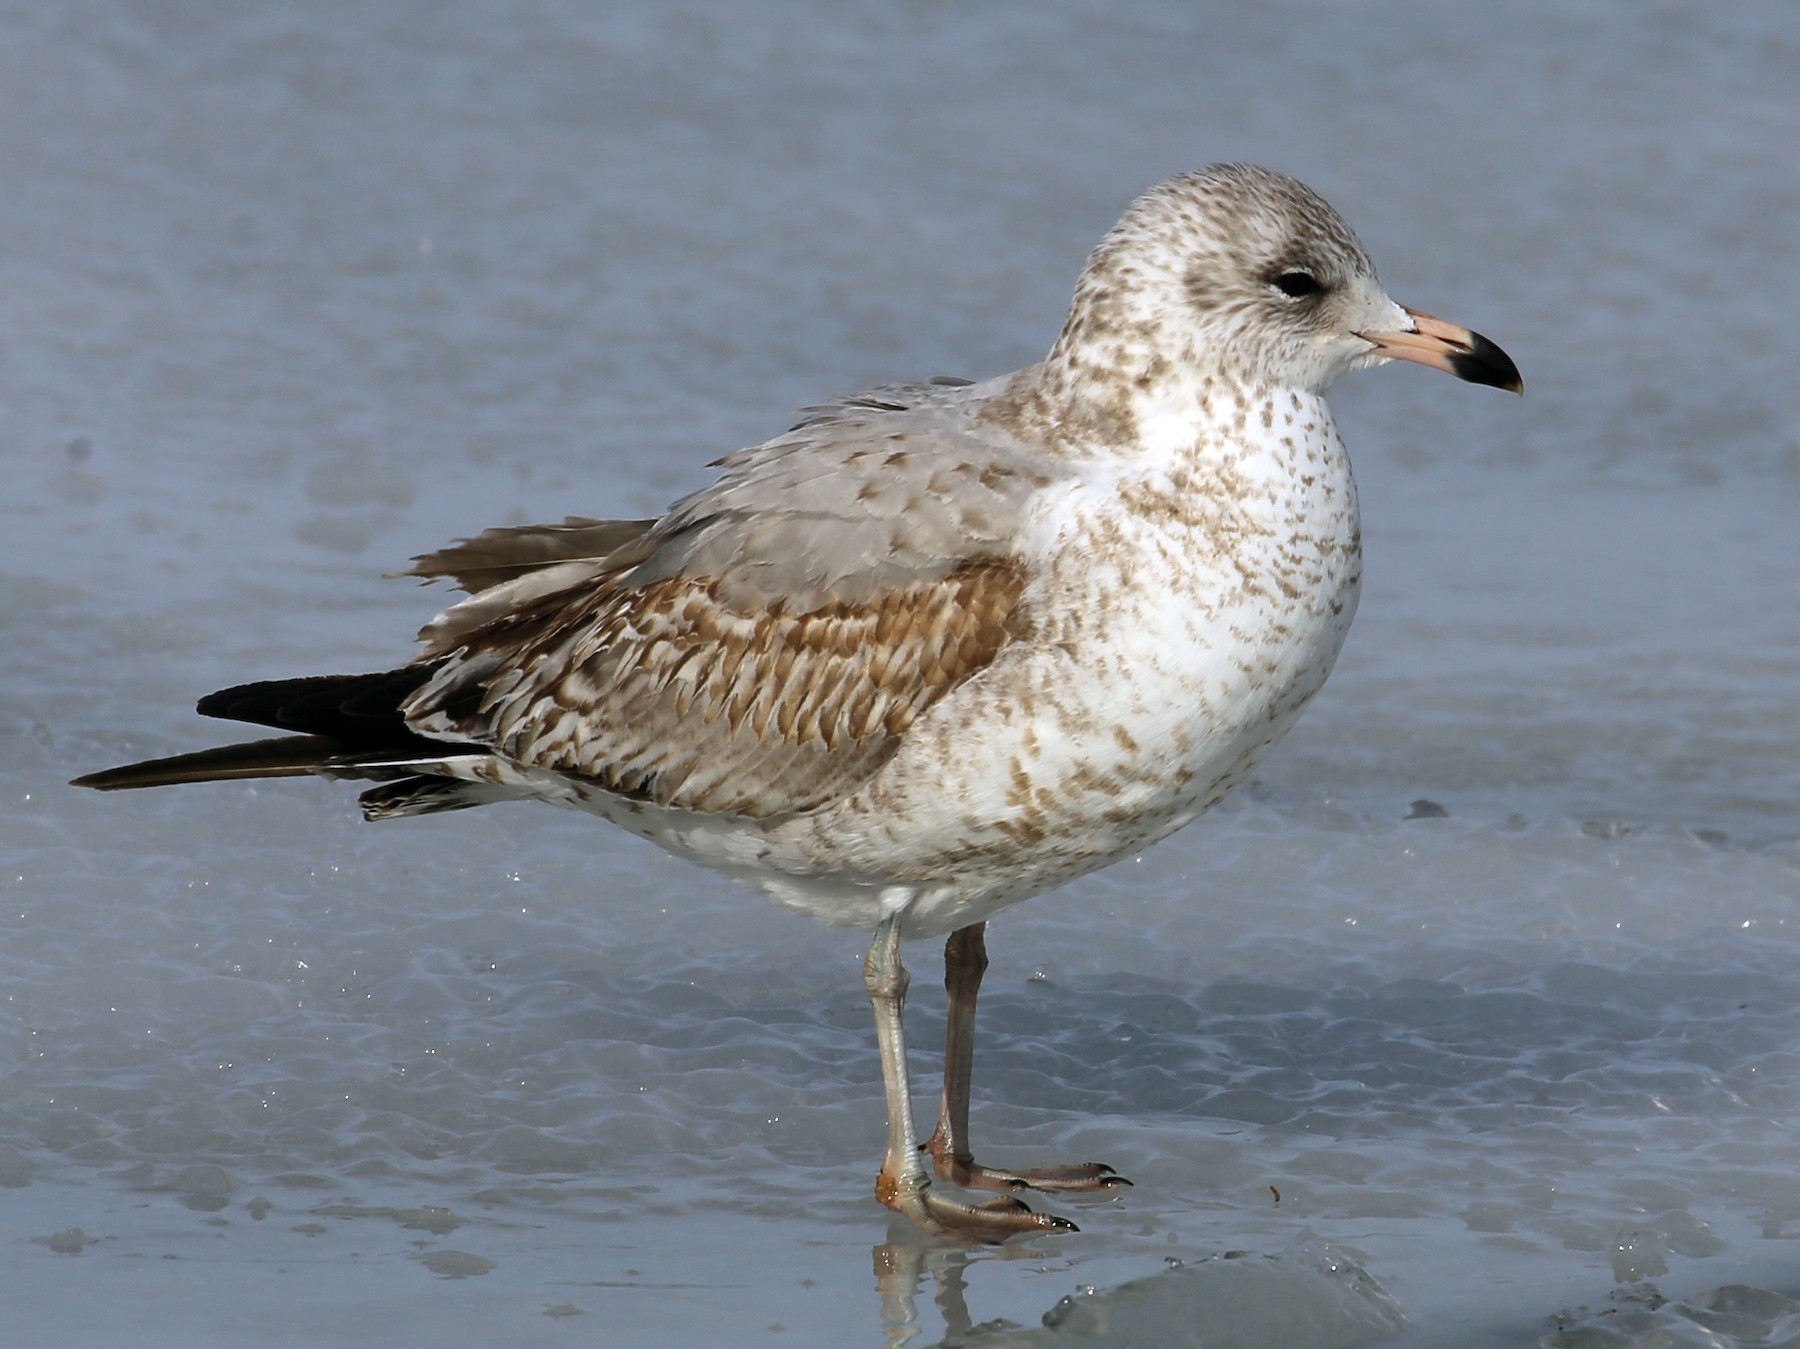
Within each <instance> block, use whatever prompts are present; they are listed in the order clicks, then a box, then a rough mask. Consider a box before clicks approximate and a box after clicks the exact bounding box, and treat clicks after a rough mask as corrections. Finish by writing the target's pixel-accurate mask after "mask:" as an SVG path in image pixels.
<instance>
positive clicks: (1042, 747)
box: [80, 164, 1519, 1241]
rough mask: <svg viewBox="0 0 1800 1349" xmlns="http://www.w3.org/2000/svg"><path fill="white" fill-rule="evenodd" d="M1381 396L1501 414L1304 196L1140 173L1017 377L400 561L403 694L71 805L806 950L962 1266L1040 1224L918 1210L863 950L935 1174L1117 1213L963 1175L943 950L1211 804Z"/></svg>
mask: <svg viewBox="0 0 1800 1349" xmlns="http://www.w3.org/2000/svg"><path fill="white" fill-rule="evenodd" d="M1393 359H1401V360H1410V361H1415V362H1418V363H1420V364H1424V365H1427V366H1430V367H1432V368H1435V369H1439V370H1444V371H1447V372H1449V373H1451V374H1454V375H1457V376H1458V377H1459V378H1462V379H1466V380H1471V381H1474V382H1477V383H1484V384H1492V385H1498V386H1500V387H1502V388H1513V389H1516V388H1518V387H1519V384H1518V372H1517V370H1516V369H1515V368H1514V367H1513V365H1512V362H1511V361H1510V360H1508V359H1507V358H1506V356H1505V354H1504V353H1502V352H1501V351H1500V350H1499V349H1498V348H1497V347H1495V346H1493V344H1492V343H1489V342H1487V341H1486V340H1485V339H1483V338H1481V337H1479V336H1477V335H1476V334H1473V333H1470V332H1469V331H1468V330H1467V329H1463V328H1457V327H1455V326H1453V325H1451V324H1447V323H1444V322H1442V321H1441V320H1438V319H1434V318H1431V317H1430V316H1429V315H1425V314H1420V313H1418V312H1416V311H1413V310H1408V309H1403V308H1402V307H1401V306H1399V305H1397V304H1395V303H1394V302H1393V301H1392V300H1390V299H1389V298H1388V297H1387V296H1386V294H1385V293H1383V291H1382V290H1381V287H1380V285H1379V284H1378V283H1377V281H1376V279H1375V274H1374V269H1373V267H1372V266H1371V265H1370V262H1369V259H1368V256H1367V254H1366V253H1364V251H1363V249H1362V246H1361V245H1360V244H1359V243H1358V242H1357V241H1356V238H1355V236H1354V235H1353V234H1352V233H1351V231H1350V229H1349V227H1348V226H1347V225H1345V224H1344V222H1343V221H1342V220H1341V219H1340V218H1339V217H1338V216H1337V214H1336V212H1334V211H1333V210H1332V209H1331V207H1330V206H1328V205H1327V204H1326V203H1325V202H1324V201H1323V200H1322V199H1321V198H1320V197H1319V196H1318V195H1317V194H1316V193H1314V192H1312V191H1311V190H1310V189H1308V188H1306V187H1305V186H1304V185H1302V184H1300V183H1297V182H1295V181H1294V180H1293V179H1291V178H1284V177H1282V176H1281V175H1279V174H1275V173H1271V172H1269V171H1268V170H1266V169H1258V168H1254V167H1252V166H1248V165H1235V164H1226V165H1217V166H1215V167H1213V168H1211V169H1207V170H1203V171H1201V172H1198V173H1191V174H1182V175H1180V176H1178V177H1176V178H1172V179H1170V180H1169V181H1168V182H1166V183H1163V184H1161V185H1159V186H1158V187H1156V188H1153V189H1152V190H1151V191H1150V192H1149V193H1147V194H1146V195H1145V196H1143V197H1142V198H1140V199H1139V200H1138V201H1137V202H1136V203H1134V204H1133V205H1132V207H1131V209H1130V210H1128V211H1127V212H1126V214H1125V216H1124V217H1123V218H1122V219H1121V220H1120V222H1119V223H1118V224H1117V225H1116V226H1115V227H1114V228H1113V229H1112V230H1111V231H1110V232H1109V233H1108V234H1107V236H1106V238H1105V239H1103V240H1102V241H1101V243H1100V245H1099V247H1098V248H1096V249H1095V251H1094V253H1093V255H1092V257H1090V258H1089V260H1088V264H1087V266H1086V268H1085V269H1084V270H1083V272H1082V275H1081V279H1080V282H1079V283H1078V285H1077V288H1076V292H1075V299H1074V302H1073V304H1072V305H1071V308H1070V312H1069V317H1068V320H1067V322H1066V323H1065V324H1064V327H1063V330H1062V333H1061V336H1060V337H1059V338H1058V340H1057V342H1056V344H1055V346H1054V347H1053V348H1052V350H1051V352H1050V354H1049V355H1048V356H1047V357H1046V358H1045V359H1044V360H1043V361H1041V362H1039V363H1038V364H1036V365H1033V366H1030V367H1027V368H1026V369H1024V370H1020V371H1017V372H1015V373H1013V374H1011V375H1004V376H1001V377H999V378H997V379H993V380H989V381H986V382H985V383H981V384H973V385H970V384H964V383H961V382H958V381H937V382H933V383H931V384H915V385H893V386H887V387H883V388H879V389H874V390H871V391H869V392H867V393H864V394H859V395H856V396H854V397H849V398H843V399H839V400H837V401H835V402H832V403H828V404H824V405H821V406H820V407H817V408H813V409H809V410H808V411H807V413H806V414H805V416H804V417H803V419H802V420H801V421H800V423H799V424H798V425H796V426H795V427H794V428H793V429H792V430H790V431H789V432H788V433H787V434H785V435H782V436H778V437H776V438H775V439H773V440H770V441H768V442H766V443H764V444H762V445H758V446H756V447H754V448H752V449H747V450H742V451H739V452H738V453H736V454H732V455H728V456H727V457H726V458H724V459H721V460H719V461H718V463H717V464H716V467H718V468H719V469H720V470H721V472H720V475H719V478H718V480H717V481H716V482H714V483H713V484H712V485H711V486H709V487H707V488H704V489H703V490H701V491H699V492H696V493H694V494H693V495H691V496H689V497H686V498H684V499H683V500H681V501H678V502H676V503H675V504H674V505H673V506H672V507H671V508H670V509H669V511H668V513H667V514H665V515H664V516H662V517H661V518H660V519H657V520H654V521H647V520H627V521H600V520H590V519H583V518H571V519H569V520H566V521H564V522H563V523H562V524H560V525H542V526H527V527H523V528H507V529H496V530H489V531H487V532H486V533H484V534H482V535H479V536H477V537H476V538H474V539H470V540H465V541H464V542H462V543H460V544H456V545H453V546H451V547H449V548H446V549H443V550H441V551H440V552H437V553H432V554H428V555H426V556H424V557H421V558H419V559H418V560H417V566H416V567H415V569H414V574H415V575H418V576H422V577H425V578H428V579H430V578H437V577H451V578H454V579H455V580H456V581H457V582H458V583H459V584H461V585H462V586H463V587H464V588H465V589H466V590H468V591H469V592H471V593H470V595H469V597H468V598H467V599H465V600H463V601H462V602H461V603H459V604H456V605H454V606H452V607H451V608H450V609H448V610H447V611H445V612H444V613H443V614H440V615H439V616H438V617H437V618H436V619H435V620H433V621H432V622H431V623H430V624H428V625H427V626H426V628H425V630H424V631H423V632H422V633H421V634H420V635H421V638H422V639H423V641H424V643H425V647H424V650H423V652H422V653H421V654H420V655H419V657H418V658H417V660H416V661H414V662H413V663H412V664H410V665H407V666H403V667H401V668H400V669H398V670H394V671H386V672H382V673H379V674H373V675H350V676H328V677H323V678H311V679H302V680H275V681H270V682H266V683H261V684H250V685H244V686H241V687H239V688H235V689H228V690H225V691H223V692H222V693H219V694H214V695H212V696H211V697H209V698H207V699H205V700H203V701H202V703H201V705H200V708H201V711H203V712H206V713H208V714H210V715H218V716H225V717H230V718H233V719H237V720H241V721H248V722H251V723H253V724H258V725H265V726H272V727H276V728H278V729H282V730H290V731H294V732H298V733H299V734H298V735H296V736H293V737H289V738H284V739H282V740H279V741H273V742H271V741H259V742H255V743H253V744H250V745H243V746H233V747H227V748H226V749H223V750H203V751H200V752H198V753H195V754H187V755H181V756H178V757H177V758H174V759H164V760H155V761H151V762H148V763H143V764H134V765H130V766H127V767H125V768H119V769H112V770H109V771H107V772H103V773H96V774H93V775H91V776H89V777H86V778H82V779H80V782H81V783H82V784H83V785H86V786H92V787H100V788H106V789H111V788H118V787H140V786H153V785H158V784H162V783H174V782H192V781H203V780H206V779H208V778H233V777H243V776H257V775H266V776H287V775H292V774H296V773H304V772H315V773H319V774H322V775H324V776H327V777H346V778H361V779H366V780H373V781H375V782H376V783H378V784H379V785H377V786H375V787H373V788H370V789H369V790H367V791H366V792H365V793H364V795H363V809H364V812H365V814H366V815H367V816H368V817H369V818H370V819H387V818H391V817H394V816H401V815H414V814H423V813H427V812H431V811H439V810H454V809H460V808H463V807H466V806H473V805H481V804H486V803H488V802H491V801H498V800H506V799H532V798H535V799H541V800H547V801H553V802H557V803H559V804H563V805H569V806H575V807H578V808H581V809H585V810H590V811H593V812H596V813H598V814H600V815H602V816H604V817H606V818H608V819H610V820H612V821H614V822H615V823H618V824H620V825H622V826H624V827H626V828H629V829H631V830H633V831H635V832H637V833H639V834H641V835H643V836H644V837H646V838H650V839H653V840H654V841H656V842H657V843H660V844H661V845H662V846H664V847H666V848H669V849H670V850H671V851H674V852H677V853H680V854H682V855H684V856H687V857H691V858H694V859H696V860H698V861H701V862H703V863H705V864H707V865H709V866H713V867H716V868H717V869H719V870H720V871H723V872H724V873H726V874H727V875H730V876H733V877H736V878H738V879H740V880H742V881H744V882H746V883H748V884H750V885H753V886H756V887H758V888H760V889H762V890H764V891H766V892H767V893H769V894H771V895H773V896H774V897H775V898H777V899H779V900H781V901H782V902H784V903H787V904H790V905H793V906H795V907H797V908H800V909H803V910H805V911H807V912H810V913H813V914H816V915H817V916H819V917H821V918H824V919H826V920H828V921H831V922H841V923H860V924H864V925H868V926H873V927H874V928H875V939H874V942H873V944H872V945H871V947H870V948H869V956H868V960H867V962H866V964H865V967H864V982H865V985H866V987H867V988H868V991H869V995H870V999H871V1002H872V1004H873V1007H874V1009H875V1019H876V1031H877V1041H878V1043H879V1046H880V1049H881V1055H882V1065H883V1076H884V1080H885V1082H886V1086H887V1096H888V1119H889V1132H888V1152H887V1159H886V1162H885V1163H884V1165H883V1167H882V1171H881V1174H880V1177H879V1179H878V1181H877V1184H876V1193H877V1195H878V1196H879V1197H880V1198H881V1200H882V1202H884V1203H886V1204H888V1205H889V1206H890V1207H892V1208H893V1209H895V1210H896V1211H898V1212H900V1213H903V1214H905V1215H906V1216H907V1217H908V1218H910V1219H911V1220H912V1221H914V1222H915V1223H917V1224H919V1225H920V1226H921V1227H924V1228H926V1229H928V1230H930V1231H934V1232H940V1233H946V1234H950V1235H954V1236H959V1237H963V1238H966V1239H971V1240H982V1241H996V1240H1002V1239H1004V1238H1005V1237H1007V1236H1009V1235H1012V1234H1015V1233H1018V1232H1026V1231H1045V1230H1054V1229H1057V1228H1067V1227H1070V1226H1072V1225H1071V1224H1069V1223H1067V1222H1065V1221H1064V1220H1062V1219H1060V1218H1053V1217H1050V1216H1047V1215H1043V1214H1037V1213H1033V1212H1031V1211H1030V1210H1029V1209H1027V1208H1026V1207H1025V1206H1024V1205H1023V1204H1021V1203H1019V1202H1018V1201H1017V1200H1016V1199H1014V1198H1012V1197H1011V1196H1010V1194H1003V1195H1002V1196H1001V1197H999V1198H996V1199H992V1200H989V1201H988V1202H986V1203H982V1204H973V1205H971V1204H965V1203H960V1202H957V1201H954V1200H950V1199H947V1198H945V1197H943V1196H942V1195H941V1194H939V1193H938V1192H937V1191H936V1190H934V1189H933V1188H932V1185H931V1182H930V1180H929V1178H928V1177H927V1175H926V1172H925V1170H924V1168H923V1165H922V1163H921V1161H920V1152H921V1149H920V1148H919V1146H918V1144H917V1142H916V1137H915V1134H914V1132H913V1120H912V1105H911V1096H910V1088H909V1085H908V1081H907V1074H906V1062H905V1044H904V1038H903V1035H902V1029H901V1009H902V1006H903V1003H904V998H905V990H906V983H907V976H906V973H905V970H904V969H903V968H902V966H901V964H900V957H899V942H900V938H901V936H902V933H903V932H904V933H905V934H907V935H923V934H931V933H945V932H948V933H950V934H951V936H950V940H949V943H948V944H947V946H946V948H945V964H946V971H947V979H948V984H949V989H950V1029H949V1038H948V1043H947V1046H946V1072H945V1084H944V1097H943V1106H942V1110H941V1112H940V1116H939V1121H938V1127H937V1130H936V1132H935V1133H934V1134H933V1135H932V1137H931V1139H930V1141H929V1143H928V1144H927V1145H926V1150H928V1151H929V1152H930V1154H931V1156H932V1158H933V1161H934V1163H935V1166H936V1170H937V1174H938V1176H939V1178H940V1179H944V1180H950V1181H953V1182H955V1183H958V1184H962V1185H968V1186H974V1187H977V1188H985V1189H992V1190H1000V1191H1011V1190H1016V1189H1021V1188H1024V1187H1027V1186H1030V1187H1035V1188H1039V1189H1062V1190H1100V1189H1109V1188H1113V1187H1115V1186H1118V1185H1121V1184H1124V1183H1125V1182H1124V1181H1123V1180H1122V1179H1121V1178H1120V1177H1118V1176H1116V1175H1114V1174H1113V1173H1112V1170H1111V1168H1109V1167H1105V1166H1102V1165H1099V1164H1094V1163H1086V1164H1081V1165H1076V1166H1065V1167H1047V1168H1039V1169H1035V1170H1029V1171H1008V1170H998V1169H993V1168H989V1167H984V1166H980V1165H977V1164H976V1163H975V1161H974V1159H973V1157H972V1156H971V1154H970V1151H969V1146H968V1130H967V1122H968V1121H967V1114H968V1089H969V1074H970V1068H971V1062H972V1054H973V1048H972V1044H973V1042H972V1038H971V1037H972V1033H973V1030H972V1028H973V1021H974V1008H975V997H976V990H977V989H978V987H979V985H980V981H981V973H982V971H983V969H985V967H986V963H987V958H986V949H985V944H984V940H983V931H984V926H985V920H986V919H987V918H988V917H989V916H990V915H992V914H993V913H995V912H997V911H999V910H1000V909H1002V908H1004V907H1005V906H1006V905H1008V904H1012V903H1016V902H1017V901H1019V900H1021V899H1025V898H1027V897H1029V896H1030V895H1032V894H1035V893H1037V892H1039V891H1041V890H1043V889H1046V888H1048V887H1049V886H1052V885H1056V884H1059V883H1061V882H1063V881H1066V880H1068V879H1070V878H1072V877H1075V876H1079V875H1081V874H1083V873H1084V872H1088V871H1091V870H1093V869H1095V868H1096V867H1100V866H1104V865H1105V864H1106V863H1108V862H1110V861H1112V860H1115V859H1116V858H1119V857H1122V856H1125V855H1127V854H1129V853H1132V852H1135V851H1136V850H1138V849H1140V848H1143V847H1146V846H1148V845H1149V844H1151V843H1154V842H1155V841H1156V840H1158V839H1160V838H1162V837H1164V836H1165V835H1167V834H1169V833H1170V832H1172V831H1173V830H1175V829H1178V828H1180V827H1181V826H1182V825H1183V824H1185V823H1187V822H1188V821H1189V820H1191V819H1193V818H1194V817H1195V816H1196V815H1198V814H1200V813H1201V812H1202V811H1204V810H1206V809H1207V808H1208V807H1209V806H1211V805H1212V804H1214V803H1215V802H1217V801H1218V800H1220V799H1221V798H1222V797H1223V796H1224V795H1225V794H1226V793H1227V792H1229V791H1230V790H1231V789H1232V787H1233V786H1234V785H1235V784H1237V783H1238V782H1240V781H1242V780H1243V778H1244V777H1245V776H1246V775H1247V774H1248V773H1249V772H1250V771H1251V769H1252V768H1253V767H1254V766H1255V764H1256V763H1257V762H1258V760H1259V759H1260V758H1261V756H1262V755H1263V754H1264V753H1265V752H1267V750H1268V749H1269V747H1270V746H1271V745H1273V744H1274V743H1275V741H1276V740H1277V739H1279V738H1280V736H1281V735H1282V734H1283V732H1285V731H1286V729H1287V728H1288V726H1290V725H1291V724H1292V723H1293V721H1294V719H1295V717H1297V716H1298V715H1299V713H1300V711H1301V709H1302V708H1303V707H1304V706H1305V705H1306V703H1307V701H1308V700H1309V699H1310V698H1311V697H1312V696H1313V694H1314V693H1316V692H1317V691H1318V689H1319V687H1320V686H1321V685H1322V684H1323V682H1324V680H1325V676H1326V674H1327V673H1328V672H1329V671H1330V668H1331V664H1332V661H1333V660H1334V659H1335V657H1336V655H1337V651H1338V648H1339V645H1340V644H1341V642H1342V641H1343V638H1344V634H1345V633H1346V632H1347V631H1348V629H1349V625H1350V620H1351V617H1352V616H1353V614H1354V613H1355V609H1356V600H1357V594H1358V590H1359V586H1360V582H1361V539H1360V533H1359V528H1358V523H1357V503H1356V489H1355V484H1354V482H1353V481H1352V479H1351V476H1350V468H1349V461H1348V459H1347V458H1346V456H1345V454H1344V449H1343V445H1342V443H1341V442H1340V441H1339V439H1338V436H1337V432H1336V429H1335V427H1334V426H1333V424H1332V420H1331V414H1330V412H1329V410H1328V409H1327V407H1326V406H1325V402H1324V394H1325V391H1326V389H1327V388H1328V387H1329V386H1330V384H1331V382H1332V381H1333V380H1334V379H1335V378H1336V377H1337V376H1338V375H1340V374H1343V373H1344V372H1346V371H1348V370H1353V369H1360V368H1365V367H1368V366H1372V365H1378V364H1381V363H1383V362H1385V361H1388V360H1393Z"/></svg>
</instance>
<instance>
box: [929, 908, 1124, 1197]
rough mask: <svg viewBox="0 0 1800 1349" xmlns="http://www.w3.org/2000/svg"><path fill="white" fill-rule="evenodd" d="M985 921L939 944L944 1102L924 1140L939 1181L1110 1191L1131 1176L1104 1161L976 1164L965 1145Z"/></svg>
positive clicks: (984, 958) (972, 1186)
mask: <svg viewBox="0 0 1800 1349" xmlns="http://www.w3.org/2000/svg"><path fill="white" fill-rule="evenodd" d="M987 963H988V961H987V924H986V923H971V924H970V925H969V926H968V927H965V928H958V929H957V930H956V931H955V932H952V933H951V934H950V939H949V940H948V941H946V942H945V943H944V987H945V989H947V990H948V991H949V994H950V1015H949V1023H950V1024H949V1033H948V1035H947V1036H946V1037H945V1043H944V1104H943V1109H942V1110H941V1111H940V1112H939V1114H938V1124H937V1129H936V1131H935V1132H934V1133H933V1134H932V1135H931V1140H930V1141H929V1142H928V1143H926V1144H925V1150H926V1151H927V1152H929V1153H930V1154H931V1160H932V1162H933V1164H934V1166H935V1169H936V1170H937V1174H938V1179H939V1180H948V1181H951V1182H953V1183H955V1184H957V1185H964V1186H967V1187H968V1188H970V1189H974V1190H1023V1189H1033V1190H1111V1189H1116V1188H1117V1187H1119V1186H1121V1185H1129V1184H1131V1182H1130V1181H1128V1180H1126V1179H1125V1177H1123V1176H1121V1175H1119V1174H1118V1173H1117V1172H1115V1171H1114V1170H1113V1169H1112V1168H1111V1167H1110V1166H1108V1165H1106V1163H1105V1162H1076V1163H1073V1164H1071V1165H1068V1166H1045V1167H1037V1168H1035V1169H1031V1170H1021V1171H1003V1170H998V1169H996V1168H994V1167H987V1166H982V1165H980V1164H978V1163H977V1162H976V1160H975V1157H974V1155H973V1154H972V1153H971V1152H970V1150H969V1079H970V1077H971V1076H972V1075H973V1073H974V1068H975V998H976V995H977V994H979V993H980V991H981V976H982V974H983V973H984V972H986V970H987Z"/></svg>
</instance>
